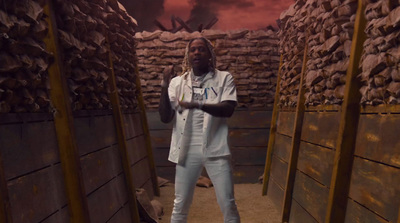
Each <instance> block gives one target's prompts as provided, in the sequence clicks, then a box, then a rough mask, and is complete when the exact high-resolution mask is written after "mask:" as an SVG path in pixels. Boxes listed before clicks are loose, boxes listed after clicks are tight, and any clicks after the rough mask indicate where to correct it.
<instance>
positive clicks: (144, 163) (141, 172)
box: [132, 158, 150, 188]
mask: <svg viewBox="0 0 400 223" xmlns="http://www.w3.org/2000/svg"><path fill="white" fill-rule="evenodd" d="M132 177H133V182H134V185H135V188H141V187H142V186H143V185H144V184H145V183H146V181H147V180H148V179H149V178H150V167H149V160H148V159H147V158H145V159H142V160H140V161H139V162H137V163H135V164H134V165H133V166H132Z"/></svg>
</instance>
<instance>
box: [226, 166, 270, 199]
mask: <svg viewBox="0 0 400 223" xmlns="http://www.w3.org/2000/svg"><path fill="white" fill-rule="evenodd" d="M263 172H264V166H261V165H260V166H233V183H235V184H241V183H257V182H258V178H259V177H260V176H262V175H263ZM260 193H261V191H260Z"/></svg>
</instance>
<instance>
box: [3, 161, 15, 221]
mask: <svg viewBox="0 0 400 223" xmlns="http://www.w3.org/2000/svg"><path fill="white" fill-rule="evenodd" d="M0 222H4V223H11V222H13V220H12V215H11V209H10V197H9V194H8V187H7V179H6V176H5V174H4V166H3V158H2V156H1V154H0Z"/></svg>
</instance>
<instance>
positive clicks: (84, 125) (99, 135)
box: [74, 115, 117, 155]
mask: <svg viewBox="0 0 400 223" xmlns="http://www.w3.org/2000/svg"><path fill="white" fill-rule="evenodd" d="M74 127H75V135H76V144H77V147H78V150H79V155H83V154H88V153H90V152H93V151H96V150H98V149H101V148H106V147H109V146H111V145H113V144H116V143H117V138H116V133H115V126H114V119H113V116H112V115H108V116H91V117H80V118H75V119H74Z"/></svg>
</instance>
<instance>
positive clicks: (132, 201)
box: [106, 35, 140, 223]
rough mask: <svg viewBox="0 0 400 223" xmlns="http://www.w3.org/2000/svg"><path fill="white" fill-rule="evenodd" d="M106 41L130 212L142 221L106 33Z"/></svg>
mask: <svg viewBox="0 0 400 223" xmlns="http://www.w3.org/2000/svg"><path fill="white" fill-rule="evenodd" d="M106 41H107V43H106V44H107V48H108V65H109V68H110V70H109V78H108V81H109V85H110V91H111V93H110V101H111V105H112V110H113V116H114V122H115V128H116V131H117V138H118V149H119V152H120V156H121V162H122V167H123V170H124V175H125V181H126V186H127V189H128V200H129V206H130V212H131V218H132V221H133V222H134V223H139V222H140V217H139V209H138V205H137V202H136V189H135V185H134V183H133V182H134V181H133V176H132V169H131V167H130V164H129V157H128V149H127V148H128V146H127V144H126V134H125V129H124V124H123V123H124V121H123V118H122V112H121V106H120V102H119V95H118V89H117V82H116V78H115V73H114V63H113V60H112V55H111V48H110V42H109V40H108V36H107V35H106Z"/></svg>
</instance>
